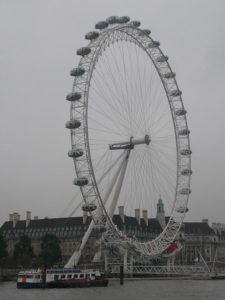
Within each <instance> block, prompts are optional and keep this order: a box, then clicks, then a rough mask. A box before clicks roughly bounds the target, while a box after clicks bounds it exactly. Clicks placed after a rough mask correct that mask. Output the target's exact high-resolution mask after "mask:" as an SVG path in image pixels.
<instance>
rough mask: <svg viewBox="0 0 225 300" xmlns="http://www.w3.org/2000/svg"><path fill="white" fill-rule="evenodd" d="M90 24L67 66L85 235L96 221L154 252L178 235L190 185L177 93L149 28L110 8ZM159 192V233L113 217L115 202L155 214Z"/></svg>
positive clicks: (146, 252)
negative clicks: (127, 229) (133, 229)
mask: <svg viewBox="0 0 225 300" xmlns="http://www.w3.org/2000/svg"><path fill="white" fill-rule="evenodd" d="M95 29H96V30H94V31H90V32H88V33H87V34H86V35H85V39H87V40H88V41H89V43H88V45H87V46H85V47H82V48H80V49H78V50H77V55H78V56H80V57H81V58H80V61H79V64H78V66H77V67H76V68H74V69H72V70H71V72H70V75H71V76H74V84H73V90H72V93H70V94H69V95H67V98H66V99H67V100H68V101H70V102H71V110H70V120H69V121H68V122H67V123H66V127H67V128H68V129H70V132H71V142H72V149H71V150H70V151H69V153H68V155H69V157H72V158H73V161H74V165H75V170H76V178H75V179H74V184H75V185H77V186H79V187H80V190H81V193H82V198H83V205H82V209H83V211H85V212H87V213H89V214H90V215H91V216H92V222H91V224H90V227H89V229H88V231H87V233H86V235H85V237H84V238H83V240H82V243H83V246H84V244H85V242H86V241H87V239H88V237H89V235H90V232H91V230H92V228H94V226H100V227H101V226H104V227H105V228H106V233H105V236H107V239H109V238H110V239H112V240H113V239H114V240H117V242H118V241H126V243H127V244H128V245H130V246H132V247H133V248H135V249H136V250H137V251H138V252H139V253H141V254H143V255H148V256H154V255H158V254H160V253H162V252H163V251H164V250H165V249H166V247H167V246H168V244H169V243H171V242H172V241H173V240H174V239H175V238H176V235H177V232H178V231H179V229H180V226H181V224H182V221H183V219H184V216H185V213H186V212H187V210H188V209H187V203H188V197H189V194H190V192H191V190H190V177H191V174H192V171H191V149H190V141H189V133H190V131H189V129H188V125H187V119H186V110H185V109H184V105H183V101H182V98H181V94H182V93H181V91H180V90H179V88H178V85H177V81H176V79H175V73H174V72H173V71H172V69H171V67H170V64H169V63H168V57H167V56H166V55H164V54H163V52H162V50H161V48H160V43H159V42H158V41H155V40H154V39H153V38H152V37H151V36H150V33H151V32H150V30H148V29H140V22H139V21H130V18H129V17H126V16H124V17H114V16H113V17H109V18H108V19H106V21H101V22H98V23H97V24H96V25H95ZM159 197H160V198H161V199H163V201H164V205H165V211H166V213H167V215H169V218H168V220H167V222H166V226H165V228H164V230H163V231H162V232H161V233H159V235H158V236H157V238H155V239H152V240H150V241H147V242H139V241H138V240H137V239H136V238H135V237H134V238H131V237H129V238H128V237H127V236H126V234H125V233H124V232H122V231H120V230H118V228H117V227H116V226H115V224H114V223H113V221H112V217H113V215H114V213H115V209H116V208H117V207H118V206H120V207H123V208H124V211H125V213H126V214H127V215H131V214H132V212H133V210H134V209H138V210H139V211H140V210H143V211H145V212H146V210H148V212H149V216H150V217H155V214H156V211H155V208H156V201H157V200H158V199H159ZM134 235H135V234H134ZM81 248H82V246H81ZM73 259H74V257H73Z"/></svg>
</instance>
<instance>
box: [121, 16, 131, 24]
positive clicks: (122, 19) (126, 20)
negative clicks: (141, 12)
mask: <svg viewBox="0 0 225 300" xmlns="http://www.w3.org/2000/svg"><path fill="white" fill-rule="evenodd" d="M129 21H130V17H127V16H122V17H119V18H118V23H120V24H125V23H127V22H129Z"/></svg>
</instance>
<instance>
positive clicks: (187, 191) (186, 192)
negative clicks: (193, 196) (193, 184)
mask: <svg viewBox="0 0 225 300" xmlns="http://www.w3.org/2000/svg"><path fill="white" fill-rule="evenodd" d="M190 193H191V190H190V189H189V188H183V189H181V190H180V194H181V195H189V194H190Z"/></svg>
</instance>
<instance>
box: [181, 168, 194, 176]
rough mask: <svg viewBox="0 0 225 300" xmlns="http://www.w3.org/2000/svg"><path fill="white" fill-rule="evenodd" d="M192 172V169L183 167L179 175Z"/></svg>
mask: <svg viewBox="0 0 225 300" xmlns="http://www.w3.org/2000/svg"><path fill="white" fill-rule="evenodd" d="M191 174H192V170H190V169H184V170H182V171H181V175H191Z"/></svg>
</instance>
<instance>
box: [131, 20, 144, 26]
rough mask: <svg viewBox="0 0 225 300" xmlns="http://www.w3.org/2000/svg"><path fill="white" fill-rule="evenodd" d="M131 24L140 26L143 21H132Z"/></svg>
mask: <svg viewBox="0 0 225 300" xmlns="http://www.w3.org/2000/svg"><path fill="white" fill-rule="evenodd" d="M130 25H131V26H134V27H139V26H140V25H141V22H140V21H131V22H130Z"/></svg>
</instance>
